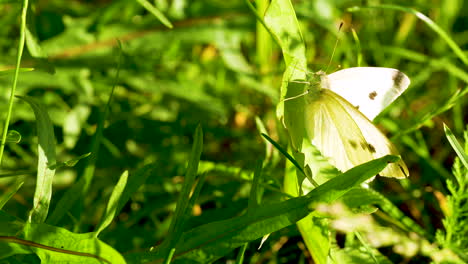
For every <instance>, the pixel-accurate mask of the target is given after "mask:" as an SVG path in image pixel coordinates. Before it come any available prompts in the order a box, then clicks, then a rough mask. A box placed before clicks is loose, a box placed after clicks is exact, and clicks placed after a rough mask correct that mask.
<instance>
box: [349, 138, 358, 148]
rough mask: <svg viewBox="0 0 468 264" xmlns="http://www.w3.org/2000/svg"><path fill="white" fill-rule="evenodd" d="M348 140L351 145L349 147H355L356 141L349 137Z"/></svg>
mask: <svg viewBox="0 0 468 264" xmlns="http://www.w3.org/2000/svg"><path fill="white" fill-rule="evenodd" d="M348 142H349V144H350V145H351V147H352V148H353V149H355V148H357V143H356V141H354V140H351V139H350V140H348Z"/></svg>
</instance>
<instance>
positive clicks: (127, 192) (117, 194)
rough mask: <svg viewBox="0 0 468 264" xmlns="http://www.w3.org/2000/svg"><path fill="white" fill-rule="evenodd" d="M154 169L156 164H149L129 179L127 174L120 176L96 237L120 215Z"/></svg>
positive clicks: (97, 228) (97, 229)
mask: <svg viewBox="0 0 468 264" xmlns="http://www.w3.org/2000/svg"><path fill="white" fill-rule="evenodd" d="M156 168H157V165H156V164H149V165H146V166H144V167H143V168H141V169H139V170H137V171H136V172H134V173H132V174H130V176H129V177H128V173H125V172H124V173H123V174H122V175H121V176H120V179H119V182H118V183H117V184H116V186H115V187H114V190H113V191H112V194H111V197H110V199H109V203H108V204H107V207H106V211H105V213H104V216H103V217H102V219H101V223H100V224H99V225H98V226H97V227H96V229H95V230H96V231H95V232H96V236H98V235H99V234H100V232H102V230H104V229H105V228H106V227H108V226H109V224H110V223H111V222H112V220H113V219H114V218H115V216H117V215H118V214H119V213H120V211H121V210H122V208H123V207H124V206H125V204H126V203H127V202H128V201H129V200H130V198H131V196H132V195H133V194H134V193H135V192H136V191H138V189H139V188H140V186H141V185H143V184H144V183H145V182H146V179H148V177H149V176H150V175H152V174H153V172H154V170H155V169H156ZM127 179H128V180H127ZM122 188H124V189H122Z"/></svg>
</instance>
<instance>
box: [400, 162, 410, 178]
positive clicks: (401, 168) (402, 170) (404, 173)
mask: <svg viewBox="0 0 468 264" xmlns="http://www.w3.org/2000/svg"><path fill="white" fill-rule="evenodd" d="M398 167H399V168H400V170H401V172H403V175H405V177H406V178H408V175H406V172H405V170H404V169H403V167H401V165H400V164H398Z"/></svg>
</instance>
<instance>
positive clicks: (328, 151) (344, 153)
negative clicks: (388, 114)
mask: <svg viewBox="0 0 468 264" xmlns="http://www.w3.org/2000/svg"><path fill="white" fill-rule="evenodd" d="M317 93H319V95H318V96H317V94H315V95H312V97H311V98H312V99H311V100H307V102H308V103H307V106H306V109H305V118H306V131H307V135H308V137H309V139H310V140H311V141H312V144H314V145H315V146H316V147H317V148H318V149H319V150H320V152H321V153H322V155H324V156H325V157H328V158H329V159H330V163H332V164H333V165H334V166H336V167H337V168H338V169H339V170H341V171H346V170H348V169H351V168H352V167H354V166H357V165H359V164H362V163H365V162H368V161H370V160H373V159H376V158H380V157H382V156H385V155H388V154H392V155H397V156H398V155H399V153H398V151H397V149H396V148H395V146H393V144H392V143H391V142H390V141H389V140H388V139H387V138H386V137H385V135H384V134H383V133H382V132H380V130H379V129H378V128H377V127H375V126H374V125H373V124H372V123H371V121H369V119H367V118H366V117H365V116H364V115H363V114H362V113H361V112H359V111H358V110H357V109H356V108H355V107H354V106H353V105H351V104H350V103H349V102H348V101H346V100H345V99H344V98H342V97H341V96H339V95H337V94H335V93H334V92H332V91H330V90H328V89H321V90H320V91H317ZM380 175H382V176H387V177H395V178H404V177H406V176H408V175H409V173H408V169H407V167H406V165H405V163H404V162H403V161H402V160H400V161H398V162H397V163H391V164H389V165H388V166H387V167H386V168H385V169H384V170H383V171H382V172H381V173H380Z"/></svg>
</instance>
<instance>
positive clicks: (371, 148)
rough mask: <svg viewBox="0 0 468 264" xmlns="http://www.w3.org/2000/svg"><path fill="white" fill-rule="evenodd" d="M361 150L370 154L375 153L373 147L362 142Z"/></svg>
mask: <svg viewBox="0 0 468 264" xmlns="http://www.w3.org/2000/svg"><path fill="white" fill-rule="evenodd" d="M360 145H361V148H362V149H364V150H369V151H370V152H371V153H375V152H376V151H375V147H374V145H372V144H370V143H368V142H366V141H364V142H361V144H360Z"/></svg>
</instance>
